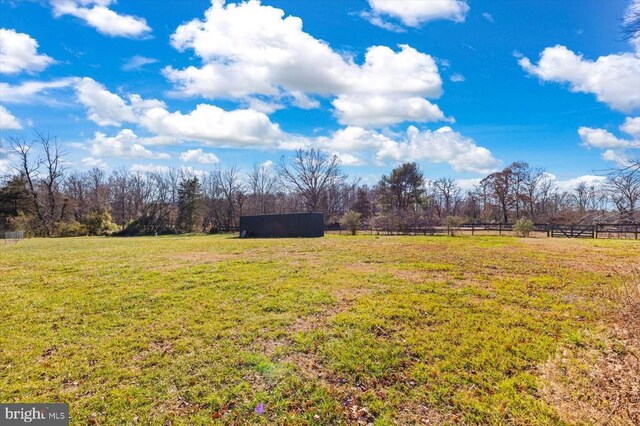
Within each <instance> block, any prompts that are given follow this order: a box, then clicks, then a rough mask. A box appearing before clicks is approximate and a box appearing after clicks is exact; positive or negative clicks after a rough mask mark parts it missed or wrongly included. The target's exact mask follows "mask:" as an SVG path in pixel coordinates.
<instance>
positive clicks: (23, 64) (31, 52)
mask: <svg viewBox="0 0 640 426" xmlns="http://www.w3.org/2000/svg"><path fill="white" fill-rule="evenodd" d="M53 62H55V61H54V60H53V58H51V57H49V56H47V55H44V54H39V53H38V42H37V41H36V40H35V39H34V38H32V37H31V36H30V35H28V34H24V33H19V32H16V31H15V30H12V29H6V28H0V74H9V75H14V74H19V73H21V72H28V73H35V72H39V71H42V70H44V69H45V68H47V67H48V66H49V65H51V64H52V63H53Z"/></svg>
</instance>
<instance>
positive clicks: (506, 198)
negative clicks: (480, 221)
mask: <svg viewBox="0 0 640 426" xmlns="http://www.w3.org/2000/svg"><path fill="white" fill-rule="evenodd" d="M511 175H512V172H511V169H510V168H508V167H507V168H506V169H504V170H503V171H501V172H495V173H492V174H490V175H489V176H487V177H486V178H484V179H482V181H481V182H480V183H481V186H482V187H484V189H485V191H486V192H487V193H488V195H489V196H490V197H491V198H493V200H494V201H495V202H496V203H497V205H498V207H499V209H500V212H501V216H502V220H503V221H504V223H507V222H508V221H509V210H510V209H511V206H512V205H513V202H514V200H513V188H512V182H513V181H512V176H511Z"/></svg>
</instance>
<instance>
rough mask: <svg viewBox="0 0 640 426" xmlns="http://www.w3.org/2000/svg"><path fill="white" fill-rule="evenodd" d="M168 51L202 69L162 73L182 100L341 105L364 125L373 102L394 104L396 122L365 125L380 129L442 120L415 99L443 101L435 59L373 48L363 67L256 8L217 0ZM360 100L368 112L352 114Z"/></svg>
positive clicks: (293, 20)
mask: <svg viewBox="0 0 640 426" xmlns="http://www.w3.org/2000/svg"><path fill="white" fill-rule="evenodd" d="M171 44H172V45H173V47H175V48H176V49H178V50H179V51H186V50H193V52H194V53H195V54H196V55H197V56H198V57H199V58H200V59H201V60H202V62H203V64H202V65H201V66H198V67H197V66H189V67H187V68H184V69H175V68H173V67H166V68H165V69H164V74H165V76H166V77H167V78H168V79H169V80H170V81H171V82H172V83H173V84H174V85H175V88H176V92H177V93H179V94H182V95H185V96H202V97H206V98H210V99H216V98H233V99H247V98H251V97H255V96H256V95H259V96H263V97H270V98H273V99H274V100H276V101H281V100H287V99H293V102H292V103H293V104H294V105H297V106H300V107H301V108H315V107H318V106H319V105H320V104H319V103H318V102H317V100H315V99H313V97H314V96H324V97H332V98H333V97H337V98H338V99H340V100H339V101H338V102H337V103H334V106H335V107H336V111H335V112H336V115H337V116H338V118H339V119H340V121H341V122H343V123H347V124H365V123H364V121H365V119H366V116H363V115H361V114H353V112H352V111H353V110H355V109H364V108H367V107H369V106H370V101H371V99H373V98H374V97H378V98H379V97H381V96H385V97H390V98H392V99H390V100H389V101H387V103H389V104H391V103H392V104H393V108H392V109H391V111H392V112H393V116H392V117H389V118H387V119H381V118H380V117H378V116H374V117H373V121H372V122H371V123H367V124H370V125H377V124H379V123H387V122H389V123H390V122H401V121H416V120H420V121H431V120H433V119H434V118H435V115H437V114H434V108H431V107H429V108H428V109H430V111H429V113H427V112H425V107H426V106H427V103H425V102H427V101H426V100H424V99H423V101H424V102H420V105H419V107H420V108H421V109H422V110H421V112H420V113H416V111H415V106H416V98H431V99H433V98H437V97H439V96H440V95H441V94H442V79H441V77H440V74H439V72H438V67H437V65H436V62H435V60H434V58H433V57H431V56H430V55H428V54H425V53H421V52H419V51H417V50H416V49H414V48H413V47H411V46H408V45H400V46H398V49H397V50H394V49H392V48H389V47H386V46H372V47H370V48H368V49H367V52H366V54H365V57H364V61H363V63H362V64H358V63H355V62H354V61H353V59H352V58H351V57H348V56H344V55H341V54H339V53H338V52H336V51H334V50H333V49H332V48H331V47H330V46H329V45H328V44H327V43H325V42H324V41H322V40H318V39H316V38H314V37H313V36H311V35H310V34H308V33H306V32H305V31H303V28H302V20H301V19H300V18H297V17H294V16H286V17H285V13H284V11H283V10H281V9H278V8H274V7H271V6H264V5H262V4H261V3H260V2H259V1H258V0H248V1H244V2H240V3H237V4H236V3H229V4H225V2H224V1H222V0H215V1H214V2H213V4H212V6H211V8H210V9H209V10H207V11H206V13H205V17H204V19H202V20H200V19H195V20H192V21H190V22H187V23H185V24H183V25H181V26H179V27H178V29H177V30H176V31H175V33H174V34H173V35H172V37H171ZM357 100H363V101H364V104H362V105H360V106H355V105H354V102H355V101H357ZM261 101H262V102H265V101H264V99H261ZM342 105H347V107H348V109H349V111H345V110H343V109H341V108H340V106H342ZM434 107H435V108H436V109H437V106H434ZM438 111H439V110H438ZM351 117H353V118H354V120H353V121H351V120H350V118H351ZM442 117H444V115H442Z"/></svg>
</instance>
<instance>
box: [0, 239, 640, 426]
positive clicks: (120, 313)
mask: <svg viewBox="0 0 640 426" xmlns="http://www.w3.org/2000/svg"><path fill="white" fill-rule="evenodd" d="M638 263H640V244H639V243H638V242H637V241H623V240H566V239H563V240H555V239H516V238H510V237H502V238H500V237H478V236H476V237H464V236H460V237H453V238H451V237H442V236H439V237H394V236H383V237H382V236H381V237H376V236H369V235H363V236H356V237H350V236H338V235H330V236H327V237H325V238H322V239H283V240H271V239H262V240H261V239H255V240H242V239H237V238H232V237H229V236H183V237H156V238H154V237H149V238H147V237H144V238H121V239H119V238H69V239H30V240H25V241H22V242H20V243H19V244H16V245H10V246H4V247H0V293H1V294H2V303H1V304H0V401H4V402H27V401H28V402H40V401H41V402H51V401H57V402H68V403H69V404H70V406H71V410H70V411H71V415H72V417H73V421H72V424H100V425H110V424H174V425H177V424H185V425H193V424H210V423H211V422H214V423H220V424H247V423H249V424H273V423H276V424H349V423H351V424H368V423H372V424H446V423H464V424H504V423H511V424H562V423H576V424H581V423H583V422H593V423H604V422H605V421H614V423H617V424H633V422H634V421H637V420H638V419H640V411H639V406H640V396H639V393H640V390H639V389H640V383H638V382H639V379H638V377H640V368H639V365H638V356H640V354H639V352H635V351H637V350H638V349H639V348H638V344H637V342H638V339H639V338H640V333H639V332H638V326H637V316H634V315H632V313H631V312H630V311H629V309H633V308H632V307H630V306H627V305H629V304H630V302H629V300H628V299H627V298H628V297H629V296H628V295H629V291H628V290H629V286H630V285H632V284H633V283H637V281H636V280H637V279H638V277H637V276H636V275H635V274H634V271H633V266H634V265H638ZM625 295H627V296H625ZM625 297H627V298H625ZM634 318H635V319H634ZM634 357H635V358H634Z"/></svg>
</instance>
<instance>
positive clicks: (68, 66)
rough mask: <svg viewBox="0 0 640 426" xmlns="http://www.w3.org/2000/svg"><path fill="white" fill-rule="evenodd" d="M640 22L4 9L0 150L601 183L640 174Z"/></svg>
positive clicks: (322, 0)
mask: <svg viewBox="0 0 640 426" xmlns="http://www.w3.org/2000/svg"><path fill="white" fill-rule="evenodd" d="M634 4H635V5H636V6H637V5H638V2H637V1H635V2H633V1H628V0H606V1H605V0H564V1H539V0H531V1H527V0H518V1H513V0H510V1H500V0H491V1H480V0H474V1H468V2H465V1H461V0H349V1H342V0H262V1H261V2H258V1H257V0H254V1H249V2H246V1H231V0H228V1H227V2H226V4H224V2H223V1H222V0H215V1H214V2H213V4H212V2H211V1H210V0H180V1H179V0H155V1H152V0H136V1H131V0H129V1H127V0H120V1H118V2H116V1H113V0H49V1H47V0H38V1H37V0H0V28H2V30H1V32H0V43H1V44H0V47H1V48H0V136H1V137H2V138H3V139H5V138H7V137H9V136H14V135H22V136H24V137H26V138H31V137H32V136H33V134H34V132H33V129H37V130H39V131H41V132H48V133H50V134H51V135H56V136H58V137H59V138H60V140H61V141H63V142H64V143H65V145H66V146H67V148H68V150H69V155H68V159H69V161H70V162H71V163H73V165H74V167H77V168H79V169H87V168H89V167H93V166H98V167H102V168H105V169H107V170H111V169H115V168H118V167H126V168H133V169H134V170H145V169H150V168H153V167H167V166H175V167H191V168H193V169H198V170H207V169H210V168H212V167H216V166H217V165H225V164H231V163H237V164H239V165H240V166H242V167H244V168H249V167H250V166H251V165H252V164H253V163H263V162H268V161H272V162H275V161H277V160H278V159H279V158H280V156H282V155H288V154H290V153H291V149H294V148H296V147H300V146H304V147H309V146H319V147H321V148H322V149H324V150H326V151H329V152H332V153H336V154H337V155H339V156H340V157H341V158H342V159H343V163H344V164H345V168H346V171H347V172H348V173H349V174H350V175H351V176H354V177H361V178H362V179H363V181H365V182H370V183H373V182H375V181H376V180H377V179H378V178H379V176H380V175H381V174H383V173H386V172H388V170H390V168H391V167H393V166H394V165H395V164H397V163H399V162H402V161H417V162H418V163H420V165H421V166H422V168H423V170H424V171H425V173H426V175H427V176H429V177H438V176H452V177H456V178H458V179H463V180H468V181H471V180H472V179H476V178H478V177H481V176H484V175H485V174H486V173H488V172H490V171H492V170H495V169H498V168H500V167H502V166H505V165H507V164H509V163H511V162H513V161H518V160H525V161H528V162H529V163H530V164H532V165H533V166H537V167H542V168H545V169H546V170H547V171H548V172H550V173H552V174H553V175H555V176H556V177H557V178H558V179H559V180H560V181H571V182H574V181H575V179H578V178H580V177H583V176H584V177H585V179H593V178H592V175H594V174H596V172H597V171H598V170H602V169H606V168H608V167H612V166H615V165H623V164H625V163H626V162H628V161H630V159H632V158H637V157H638V156H640V149H638V147H639V146H640V118H638V117H639V116H640V53H639V52H640V49H639V48H638V43H635V45H634V43H633V41H632V42H629V41H625V40H622V37H621V31H620V23H621V20H622V19H624V16H625V13H627V12H626V11H627V10H628V8H630V7H633V6H634ZM6 167H8V158H7V154H6V147H5V152H4V154H3V153H2V151H0V168H6Z"/></svg>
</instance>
